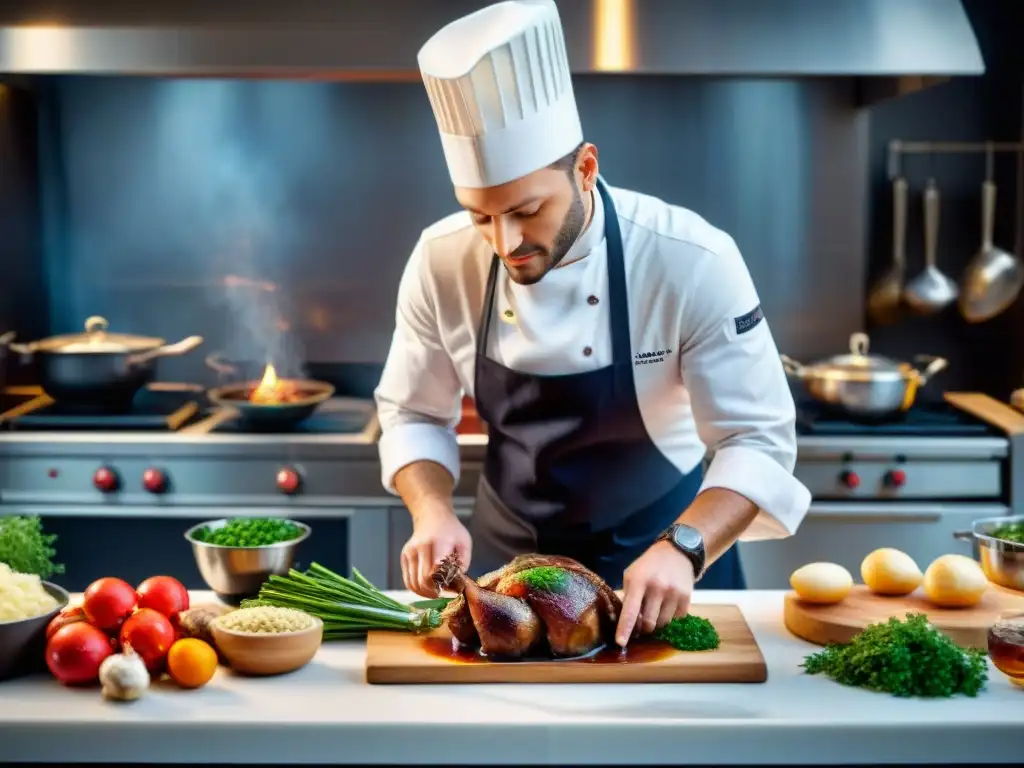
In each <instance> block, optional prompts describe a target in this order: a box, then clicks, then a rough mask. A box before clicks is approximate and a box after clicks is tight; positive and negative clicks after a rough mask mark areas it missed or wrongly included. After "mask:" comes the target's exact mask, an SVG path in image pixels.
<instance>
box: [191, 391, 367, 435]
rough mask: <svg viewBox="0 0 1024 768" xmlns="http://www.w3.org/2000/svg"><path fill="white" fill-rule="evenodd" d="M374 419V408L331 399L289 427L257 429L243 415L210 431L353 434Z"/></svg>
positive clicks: (227, 420) (360, 430) (229, 419)
mask: <svg viewBox="0 0 1024 768" xmlns="http://www.w3.org/2000/svg"><path fill="white" fill-rule="evenodd" d="M372 418H373V412H372V407H371V406H367V405H362V404H360V405H352V404H351V401H349V403H346V402H345V401H344V400H343V399H331V400H326V401H325V402H323V403H322V404H321V405H320V407H318V408H317V409H316V410H315V411H314V412H313V413H312V414H310V415H309V416H307V417H306V418H305V419H303V420H302V421H300V422H298V423H296V424H293V425H291V426H289V427H288V428H287V429H279V428H276V427H273V426H271V427H269V428H268V429H266V430H257V429H256V428H255V427H254V425H253V424H246V423H244V422H243V421H242V419H241V418H237V417H236V418H228V419H226V420H224V421H222V422H221V423H219V424H217V425H216V426H215V427H214V428H213V429H212V430H211V432H212V433H214V434H216V433H233V434H242V433H253V432H256V431H261V432H264V433H270V434H297V435H354V434H358V433H360V432H362V431H363V430H364V429H366V426H367V424H369V423H370V419H372Z"/></svg>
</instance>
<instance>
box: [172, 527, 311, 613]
mask: <svg viewBox="0 0 1024 768" xmlns="http://www.w3.org/2000/svg"><path fill="white" fill-rule="evenodd" d="M290 522H291V523H293V524H295V525H296V526H297V527H298V528H299V530H301V531H302V534H301V535H300V536H299V537H298V538H296V539H291V540H290V541H280V542H278V543H276V544H267V545H266V546H262V547H223V546H219V545H217V544H207V543H206V542H205V541H199V540H198V539H196V538H195V537H194V534H195V532H196V531H198V530H199V529H200V528H206V527H209V528H222V527H224V526H225V525H227V523H228V518H226V517H225V518H221V519H219V520H207V521H206V522H203V523H198V524H196V525H193V526H192V527H191V528H189V529H188V530H187V531H185V538H186V539H187V540H188V542H189V543H190V544H191V545H192V554H193V555H195V558H196V566H197V567H198V568H199V575H200V576H202V577H203V581H205V582H206V585H207V586H208V587H209V588H210V589H212V590H213V591H214V592H215V593H216V594H217V596H218V597H219V598H220V599H221V600H223V601H224V602H226V603H231V604H233V605H238V604H239V603H240V602H241V601H242V600H246V599H248V598H253V597H256V595H257V594H258V593H259V591H260V587H261V586H263V583H264V582H265V581H266V580H267V579H269V578H270V577H271V576H272V575H278V576H283V575H284V574H286V573H288V571H289V570H290V569H291V567H292V565H294V563H295V552H296V550H297V549H298V547H299V544H301V543H302V542H304V541H305V540H306V539H308V538H309V536H310V534H311V533H312V532H313V529H312V528H310V527H309V526H308V525H306V524H305V523H300V522H299V521H298V520H291V521H290Z"/></svg>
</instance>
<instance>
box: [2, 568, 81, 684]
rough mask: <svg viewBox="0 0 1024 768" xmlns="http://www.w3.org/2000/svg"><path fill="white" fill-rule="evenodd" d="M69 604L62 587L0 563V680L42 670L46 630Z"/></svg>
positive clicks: (68, 596) (43, 666) (44, 666)
mask: <svg viewBox="0 0 1024 768" xmlns="http://www.w3.org/2000/svg"><path fill="white" fill-rule="evenodd" d="M70 601H71V596H70V595H69V594H68V592H67V590H66V589H64V588H63V587H59V586H57V585H56V584H51V583H50V582H48V581H43V580H41V579H40V578H39V577H38V576H36V575H34V574H28V573H18V572H17V571H13V570H11V568H10V567H9V566H8V565H7V564H6V563H0V680H10V679H11V678H15V677H21V676H22V675H28V674H32V673H34V672H42V671H44V670H45V669H46V658H45V651H46V627H47V625H49V623H50V621H51V620H52V619H53V617H54V616H56V615H57V614H58V613H60V611H61V609H63V608H64V607H65V606H66V605H67V604H68V603H69V602H70Z"/></svg>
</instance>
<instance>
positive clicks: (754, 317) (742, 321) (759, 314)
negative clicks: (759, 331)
mask: <svg viewBox="0 0 1024 768" xmlns="http://www.w3.org/2000/svg"><path fill="white" fill-rule="evenodd" d="M762 320H764V310H762V309H761V305H760V304H758V305H757V306H756V307H754V308H753V309H752V310H750V311H749V312H747V314H745V315H740V316H739V317H734V318H733V322H734V323H736V335H737V336H739V335H741V334H744V333H746V332H747V331H752V330H753V329H754V328H756V327H757V326H758V325H759V324H760V323H761V321H762Z"/></svg>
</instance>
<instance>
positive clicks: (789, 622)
mask: <svg viewBox="0 0 1024 768" xmlns="http://www.w3.org/2000/svg"><path fill="white" fill-rule="evenodd" d="M1012 610H1020V611H1024V593H1021V592H1014V591H1012V590H1009V589H1003V588H1002V587H1000V586H997V585H995V584H990V585H989V588H988V590H987V591H986V592H985V594H984V596H983V597H982V598H981V602H980V603H978V604H977V605H975V606H972V607H970V608H937V607H936V606H934V605H932V604H931V603H929V602H928V600H927V599H926V598H925V596H924V593H923V592H922V591H921V590H920V589H918V590H916V591H914V592H912V593H911V594H909V595H907V596H906V597H885V596H882V595H876V594H874V593H873V592H871V590H869V589H868V588H867V587H866V586H864V585H863V584H858V585H857V586H855V587H854V588H853V590H852V591H851V592H850V594H849V595H847V596H846V598H845V599H844V600H843V601H842V602H841V603H837V604H835V605H814V604H812V603H806V602H804V601H803V600H801V599H800V598H799V597H797V596H796V594H795V593H793V592H790V593H789V594H787V595H786V602H785V610H784V612H783V620H784V621H785V623H786V628H787V629H788V630H789V631H790V632H792V633H793V634H794V635H796V636H797V637H799V638H801V639H803V640H807V641H808V642H811V643H815V644H817V645H829V644H831V643H848V642H850V640H851V639H852V638H853V636H854V635H856V634H857V633H859V632H861V631H862V630H864V629H865V628H867V626H868V625H869V624H876V623H878V622H881V621H886V620H887V619H889V618H892V617H894V616H895V617H896V618H898V619H902V618H904V617H905V616H906V614H908V613H925V614H927V615H928V620H929V621H930V622H931V623H932V625H933V626H934V627H935V628H936V629H939V630H941V631H942V632H945V633H946V634H947V635H949V637H950V638H952V639H953V641H954V642H955V643H957V644H958V645H961V646H963V647H968V648H987V647H988V629H989V627H991V626H992V624H993V623H994V622H995V620H996V619H997V618H998V617H999V615H1000V614H1001V613H1003V612H1005V611H1012Z"/></svg>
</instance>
